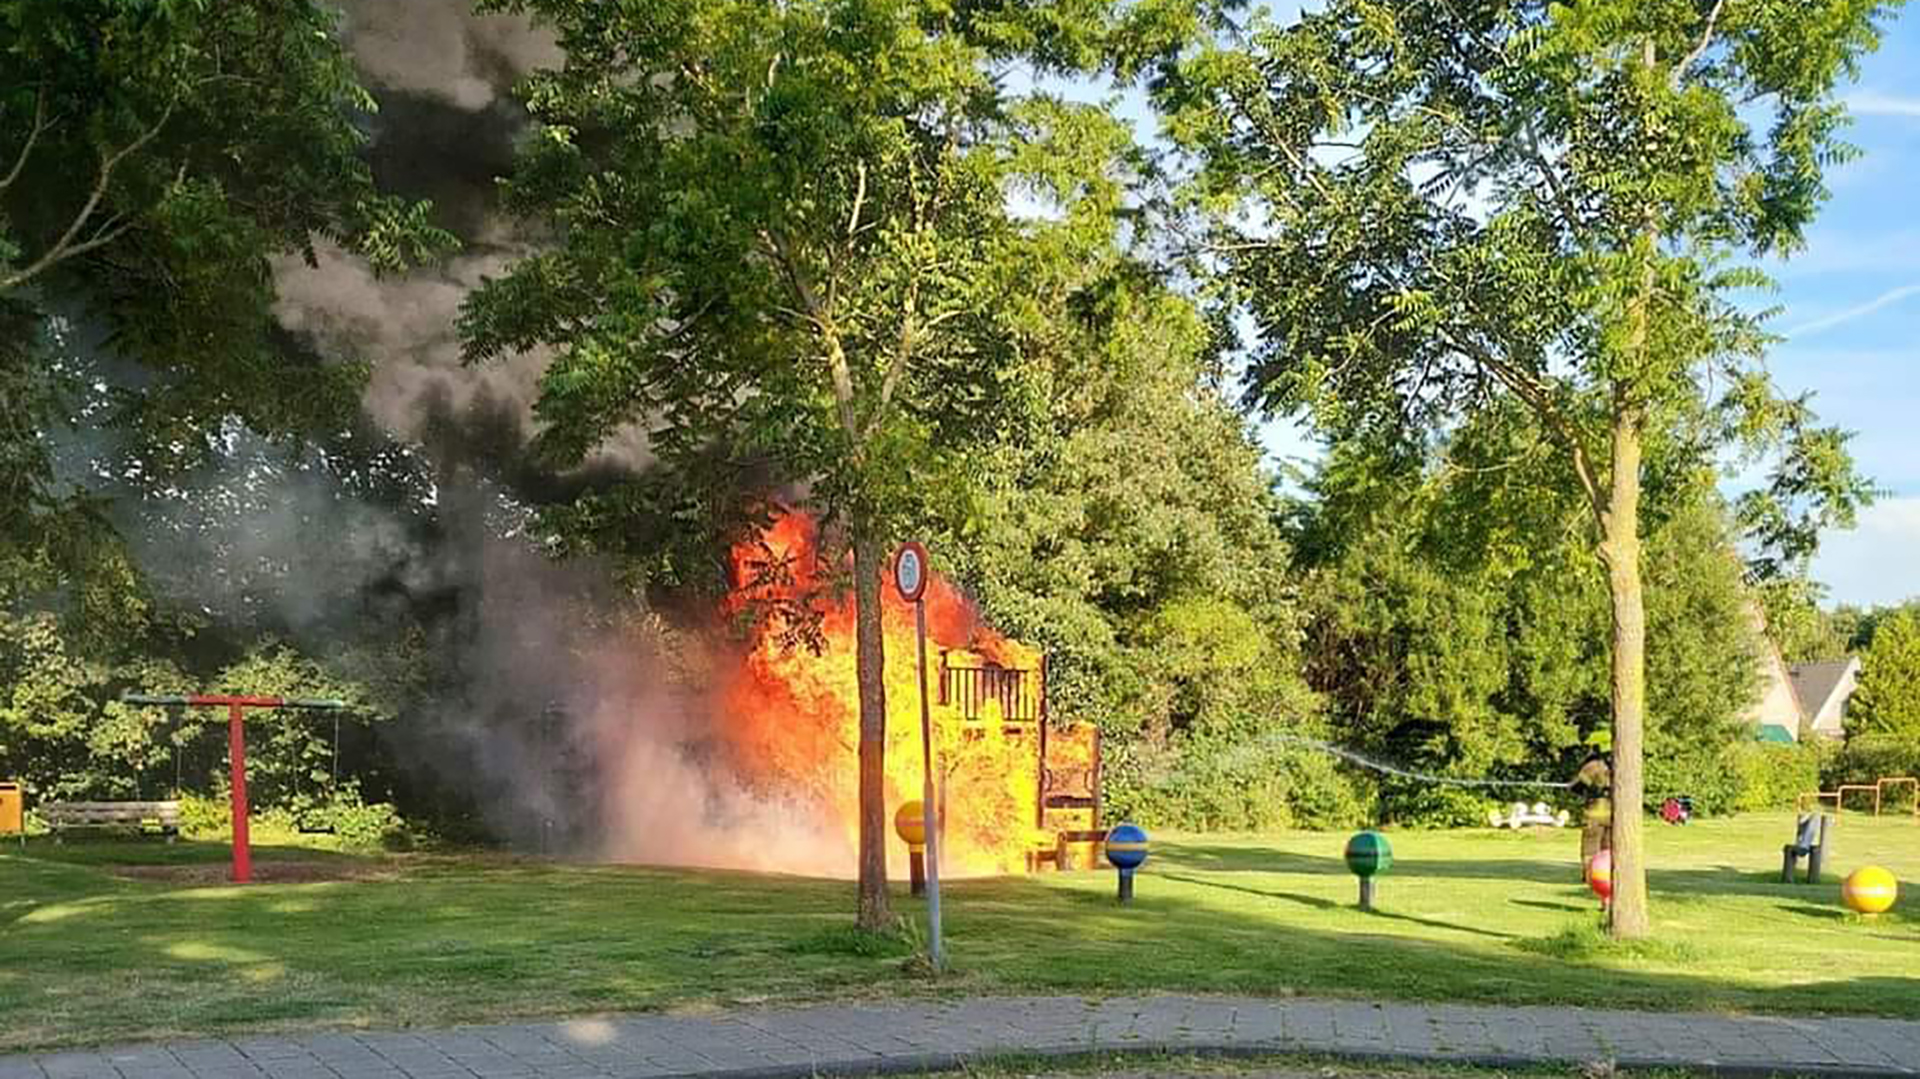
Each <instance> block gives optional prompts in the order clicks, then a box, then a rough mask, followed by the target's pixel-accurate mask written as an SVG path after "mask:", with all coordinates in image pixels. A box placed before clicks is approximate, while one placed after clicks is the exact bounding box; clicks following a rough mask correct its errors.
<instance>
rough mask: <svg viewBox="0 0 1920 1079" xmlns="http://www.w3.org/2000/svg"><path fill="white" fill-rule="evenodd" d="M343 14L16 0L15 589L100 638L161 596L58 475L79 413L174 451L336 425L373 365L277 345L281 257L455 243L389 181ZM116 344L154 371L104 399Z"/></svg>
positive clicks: (10, 138)
mask: <svg viewBox="0 0 1920 1079" xmlns="http://www.w3.org/2000/svg"><path fill="white" fill-rule="evenodd" d="M336 20H337V15H336V14H335V13H334V12H333V11H332V10H331V9H330V8H329V7H327V6H326V5H324V4H321V3H317V2H310V0H244V2H232V3H208V2H205V0H142V2H134V0H59V2H54V0H27V2H21V3H11V4H6V5H3V6H0V500H4V501H5V503H6V504H7V505H8V507H9V510H10V512H9V513H8V514H7V515H6V516H5V517H4V519H0V604H12V605H15V606H16V607H17V606H18V605H19V604H21V603H23V602H24V601H25V597H33V599H34V601H35V602H36V603H40V604H42V605H58V604H64V605H65V609H66V612H67V613H68V614H69V615H71V616H73V617H71V618H70V619H69V623H70V625H71V626H75V627H78V629H79V630H80V631H83V632H97V628H98V627H104V626H129V625H134V626H137V624H138V622H139V616H140V615H141V614H142V613H143V612H144V610H145V607H144V603H145V597H143V596H141V595H140V594H139V591H140V590H139V588H138V581H137V575H136V574H133V573H131V572H130V566H129V564H128V562H127V559H126V557H125V552H124V551H122V550H120V548H119V546H118V544H117V543H115V542H113V541H112V540H111V532H110V530H109V529H107V528H106V527H105V522H104V519H103V517H102V515H101V514H100V513H99V512H98V510H99V506H98V504H97V503H96V501H95V500H93V499H91V498H88V497H85V496H84V494H83V493H81V492H77V491H76V490H75V489H74V487H73V484H72V483H70V482H69V483H66V484H62V483H57V482H56V476H55V471H56V469H55V461H54V459H53V448H54V447H55V446H56V445H57V444H58V442H59V435H60V432H61V429H62V428H63V427H64V426H65V425H66V423H67V422H68V420H69V419H70V418H71V417H72V416H74V415H77V414H82V413H84V414H85V416H86V422H87V424H88V425H89V426H91V427H96V428H116V427H117V428H121V429H124V430H127V431H129V432H130V433H132V434H133V435H134V436H135V437H138V438H140V439H144V440H145V441H146V444H147V445H148V446H150V447H154V448H156V452H155V453H154V454H153V455H152V460H151V461H150V463H151V464H154V465H158V466H166V465H167V464H169V463H170V462H171V461H172V460H173V459H174V458H180V457H192V456H194V455H196V454H201V453H204V452H206V451H207V449H208V447H209V446H210V445H211V444H212V443H213V442H214V441H216V436H218V435H219V434H220V431H221V425H222V424H224V423H229V422H232V421H233V420H239V421H242V422H244V423H246V424H248V425H249V426H251V427H253V428H254V429H255V430H258V431H261V432H265V433H283V432H312V431H316V430H327V429H329V428H331V427H334V426H336V425H338V424H340V423H341V421H342V420H343V418H345V417H349V416H351V415H352V414H353V413H354V411H355V410H356V409H357V407H358V400H359V390H360V385H361V382H362V379H363V376H364V369H363V368H362V367H361V366H359V365H357V364H354V363H350V362H348V363H337V364H322V363H318V362H313V361H311V360H296V359H294V358H293V357H290V356H289V355H288V354H287V353H286V352H285V351H284V350H283V349H282V348H281V347H280V345H279V344H278V342H277V341H276V338H275V336H274V330H273V327H274V324H273V320H272V317H271V312H270V307H271V304H272V302H273V289H272V284H271V274H270V271H269V260H270V259H271V258H272V257H274V256H276V255H281V254H286V253H292V252H302V251H306V252H309V253H310V252H311V247H312V244H313V243H314V241H315V238H316V237H326V238H331V239H338V240H341V241H343V242H345V243H347V244H348V245H349V246H351V247H352V248H353V249H354V250H356V251H358V252H359V253H361V254H362V255H364V256H365V257H367V258H368V259H369V260H371V262H372V263H373V264H374V265H375V266H376V267H377V268H380V269H383V270H384V269H394V268H398V267H399V266H401V265H403V264H404V263H406V262H408V261H409V260H413V259H417V258H420V257H424V256H426V255H428V254H430V253H431V252H433V251H435V250H438V249H440V248H441V247H443V246H444V245H445V244H447V243H449V242H450V239H449V238H448V237H447V236H446V235H445V234H444V233H441V232H440V231H438V230H436V229H434V228H432V227H430V226H429V225H428V224H427V223H426V210H427V207H426V206H425V205H423V204H414V203H408V202H405V201H403V200H400V199H396V198H392V197H388V196H383V195H381V194H380V193H379V192H378V191H376V190H375V189H374V186H373V182H372V177H371V175H370V173H369V171H368V169H367V166H366V164H365V162H364V161H363V160H362V159H361V157H360V153H359V152H360V149H361V148H362V146H363V144H364V142H365V137H364V135H363V134H362V132H361V130H360V128H359V126H358V125H359V121H360V120H362V119H363V118H364V116H365V115H366V114H367V113H368V112H370V111H371V109H372V101H371V99H370V98H369V97H368V96H367V95H366V93H365V92H364V91H362V90H361V89H360V88H359V86H358V85H357V84H356V83H355V82H354V79H353V72H352V67H351V64H350V63H349V61H348V59H347V57H346V55H345V53H344V52H343V51H342V49H341V46H340V43H339V41H338V39H337V36H336V34H335V29H336ZM56 313H57V314H59V315H60V316H61V317H60V318H58V319H56V318H54V317H53V316H54V314H56ZM97 341H104V344H103V345H98V346H96V342H97ZM92 351H103V352H106V353H109V354H110V355H111V356H112V357H113V358H114V359H115V360H116V361H122V360H130V361H132V362H133V363H135V364H138V365H140V367H141V368H143V369H144V370H143V371H142V373H141V374H140V375H139V376H138V377H135V378H116V379H113V380H112V383H113V385H114V386H115V387H116V390H117V392H116V393H114V394H113V395H112V396H111V397H109V398H105V399H93V400H85V399H83V397H82V394H81V392H80V390H81V387H82V386H83V385H84V384H88V383H91V382H92V381H95V380H97V379H99V378H101V377H103V376H100V375H99V374H98V372H97V371H95V370H91V369H89V367H88V365H87V363H86V361H85V359H84V354H85V353H88V352H92ZM91 464H92V462H81V463H80V467H79V468H77V469H75V470H73V471H72V474H73V475H80V476H88V477H89V478H91V477H93V476H96V475H98V473H99V470H97V469H93V468H91V467H89V466H90V465H91ZM103 604H110V605H111V606H112V607H113V608H114V609H113V610H111V611H109V610H108V609H107V607H106V606H103Z"/></svg>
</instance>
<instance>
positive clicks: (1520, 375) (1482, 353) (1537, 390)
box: [1447, 334, 1607, 532]
mask: <svg viewBox="0 0 1920 1079" xmlns="http://www.w3.org/2000/svg"><path fill="white" fill-rule="evenodd" d="M1447 339H1448V340H1449V341H1450V342H1452V344H1453V346H1454V347H1455V348H1457V349H1459V350H1460V351H1461V352H1462V353H1464V354H1465V355H1466V356H1467V358H1468V359H1470V360H1472V361H1473V362H1474V363H1476V364H1479V365H1480V367H1481V369H1483V370H1485V371H1487V372H1488V373H1489V374H1491V375H1493V377H1494V378H1495V379H1497V380H1499V381H1500V382H1501V383H1502V384H1503V385H1505V386H1506V387H1507V388H1508V389H1510V390H1512V391H1513V392H1514V395H1515V396H1517V397H1519V398H1520V400H1521V401H1523V402H1525V403H1526V405H1527V407H1528V408H1531V409H1533V411H1534V412H1535V414H1537V415H1538V416H1539V417H1540V418H1541V419H1542V420H1544V421H1545V422H1546V424H1547V426H1548V427H1549V428H1551V429H1552V430H1553V432H1554V434H1555V435H1557V436H1558V437H1559V439H1560V441H1562V442H1564V443H1565V444H1566V446H1567V449H1568V451H1569V452H1571V453H1572V454H1573V471H1574V474H1575V475H1576V476H1578V477H1579V479H1580V487H1581V490H1582V492H1583V493H1584V494H1585V495H1586V496H1587V508H1588V509H1590V510H1592V511H1593V520H1594V523H1595V524H1596V525H1598V526H1600V529H1601V530H1602V531H1603V532H1604V531H1605V530H1606V527H1607V503H1606V498H1605V496H1604V495H1603V494H1602V492H1601V489H1600V483H1599V479H1598V476H1597V474H1596V473H1595V472H1594V470H1593V462H1592V460H1591V459H1590V458H1589V457H1588V456H1587V447H1586V445H1585V443H1583V442H1581V441H1580V437H1579V432H1578V431H1576V430H1575V429H1574V426H1573V421H1572V420H1570V419H1568V418H1567V414H1566V413H1565V412H1563V411H1561V409H1560V406H1559V405H1557V404H1555V403H1554V400H1553V396H1552V393H1551V391H1550V390H1549V388H1548V387H1547V386H1545V385H1542V384H1541V383H1540V381H1539V380H1538V379H1535V378H1534V377H1533V376H1532V375H1529V374H1528V373H1527V372H1525V371H1522V370H1521V369H1520V368H1518V367H1515V366H1513V365H1512V364H1510V363H1508V362H1506V361H1505V360H1502V359H1500V358H1499V357H1498V356H1495V355H1494V354H1493V353H1492V352H1490V351H1488V350H1487V349H1484V348H1480V347H1477V346H1474V345H1471V344H1467V343H1466V342H1463V341H1460V340H1459V339H1458V338H1457V337H1455V336H1454V335H1452V334H1448V335H1447Z"/></svg>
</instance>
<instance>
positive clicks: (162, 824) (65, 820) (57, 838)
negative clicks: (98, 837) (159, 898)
mask: <svg viewBox="0 0 1920 1079" xmlns="http://www.w3.org/2000/svg"><path fill="white" fill-rule="evenodd" d="M40 816H41V818H42V819H43V820H45V821H46V822H47V827H49V828H52V829H53V841H54V842H55V843H60V842H64V841H65V840H64V839H63V837H62V835H61V833H62V832H64V831H66V830H67V829H70V828H113V827H128V826H131V827H133V828H134V829H136V830H138V831H139V832H141V833H142V834H144V833H145V832H146V830H147V825H149V824H152V825H154V826H155V827H157V828H158V829H159V832H160V834H161V835H163V836H165V837H166V838H167V842H169V843H171V842H173V841H174V840H175V839H176V838H178V837H179V835H180V803H179V802H43V803H41V805H40Z"/></svg>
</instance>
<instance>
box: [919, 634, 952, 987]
mask: <svg viewBox="0 0 1920 1079" xmlns="http://www.w3.org/2000/svg"><path fill="white" fill-rule="evenodd" d="M913 619H914V629H915V636H916V637H917V638H918V639H919V653H920V657H919V658H920V776H921V786H922V788H923V793H922V794H921V798H920V805H921V808H922V810H923V811H924V812H925V814H926V817H925V820H926V829H927V925H928V940H929V953H930V955H931V956H932V958H933V969H934V970H936V971H938V970H943V969H945V967H946V956H945V953H944V949H943V948H942V947H941V944H940V829H939V827H938V822H937V821H936V820H935V818H934V805H935V802H934V798H933V712H932V710H931V709H930V708H929V706H928V704H927V604H926V601H925V600H915V601H914V604H913Z"/></svg>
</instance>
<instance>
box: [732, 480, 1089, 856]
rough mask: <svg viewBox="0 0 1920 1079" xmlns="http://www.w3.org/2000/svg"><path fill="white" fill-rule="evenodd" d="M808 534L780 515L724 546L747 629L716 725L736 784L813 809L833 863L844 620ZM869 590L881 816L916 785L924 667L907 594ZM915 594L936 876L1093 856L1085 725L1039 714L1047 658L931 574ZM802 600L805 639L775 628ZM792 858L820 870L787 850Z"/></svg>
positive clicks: (847, 635)
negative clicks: (878, 702) (875, 633)
mask: <svg viewBox="0 0 1920 1079" xmlns="http://www.w3.org/2000/svg"><path fill="white" fill-rule="evenodd" d="M816 539H817V537H816V530H815V525H814V522H813V521H812V519H811V518H809V517H807V516H806V515H805V514H802V513H792V512H790V513H787V514H784V515H782V516H780V517H778V518H776V519H775V520H774V521H773V522H772V523H771V524H770V525H769V526H768V527H767V528H766V529H764V530H763V531H762V532H760V533H759V534H758V535H756V536H753V537H751V538H749V539H747V540H744V541H742V542H741V543H740V544H738V545H736V546H735V548H734V550H733V569H734V573H733V582H734V591H733V593H732V594H731V596H730V597H729V600H728V604H727V607H726V613H727V614H729V615H730V616H733V617H736V618H738V619H739V620H740V621H741V622H742V623H743V624H745V625H748V626H749V627H751V640H750V641H749V644H748V648H747V651H746V652H745V654H744V655H743V656H742V657H741V661H740V665H739V669H738V671H737V672H736V674H735V675H734V676H733V677H732V678H731V680H730V684H729V685H728V688H727V691H726V693H725V694H724V697H723V700H722V701H721V715H720V717H719V724H718V727H717V729H716V736H717V740H718V741H720V742H721V743H722V744H723V746H724V756H725V759H726V760H727V761H728V762H729V763H730V765H731V767H732V768H733V770H734V771H735V772H736V773H737V774H738V775H739V776H741V778H742V782H743V783H744V784H745V785H746V786H747V788H748V789H750V790H755V791H770V792H777V794H778V795H779V797H780V798H781V799H783V800H785V801H788V802H792V803H795V804H797V805H801V806H804V807H806V809H805V811H806V812H807V813H809V814H811V815H815V816H818V817H819V818H820V819H822V820H824V821H826V822H827V827H828V830H829V831H830V832H832V833H835V834H836V835H837V836H838V837H839V839H840V843H839V844H836V845H839V846H840V849H841V850H842V851H843V852H844V854H841V855H839V856H837V857H836V858H835V865H836V867H838V866H844V867H845V868H847V869H850V868H851V865H852V852H853V851H854V850H855V849H856V841H857V836H858V833H859V819H860V812H859V799H858V789H859V782H858V775H859V762H858V759H857V754H856V746H857V745H858V743H859V738H860V730H859V687H858V672H857V670H856V667H857V664H856V662H855V658H856V657H855V652H856V651H857V649H856V645H855V637H856V629H855V622H856V618H855V609H854V603H853V597H852V596H851V594H850V591H851V590H848V589H836V588H833V587H830V582H829V580H828V577H829V575H830V571H831V570H833V569H834V568H835V567H834V566H832V565H828V564H827V563H826V562H825V561H823V560H822V559H821V558H819V557H818V556H817V555H816V546H815V545H816ZM889 572H890V570H889ZM881 599H882V603H881V611H880V615H881V618H880V622H881V634H882V637H883V639H884V644H885V663H884V667H883V677H884V679H885V689H886V701H887V712H888V715H887V728H886V738H887V742H886V756H885V768H886V798H887V813H888V814H889V817H891V815H892V814H893V813H895V812H896V811H897V810H898V809H899V807H900V805H901V804H903V803H906V802H910V801H918V800H919V799H920V797H921V790H922V786H923V778H922V774H921V768H922V755H923V750H922V746H921V736H920V704H919V701H920V684H921V683H920V678H921V674H922V672H921V671H920V670H919V669H918V668H917V666H916V664H915V662H914V660H913V657H914V656H915V655H916V654H918V647H917V644H916V629H915V626H916V618H917V616H916V613H915V608H914V606H913V605H912V604H909V603H908V602H906V601H905V600H903V599H901V598H900V597H899V596H898V595H897V594H896V589H895V588H893V587H892V584H891V581H889V582H888V585H887V587H885V588H883V589H882V592H881ZM920 603H921V606H922V607H923V608H924V612H925V616H926V632H927V649H926V656H927V660H926V663H927V670H926V671H925V677H926V685H927V687H928V691H929V696H930V700H929V701H928V705H929V711H930V719H931V721H932V722H931V727H932V731H931V736H932V742H933V747H934V763H935V768H934V784H935V798H936V800H937V805H936V807H935V809H936V812H937V814H938V819H939V821H940V844H939V847H940V870H941V873H942V874H943V875H957V876H983V875H992V874H997V873H1018V872H1023V871H1025V872H1031V871H1034V870H1037V869H1041V868H1044V867H1049V866H1051V867H1055V868H1061V869H1065V868H1075V867H1078V868H1091V867H1093V866H1095V865H1097V864H1098V857H1099V851H1100V843H1101V841H1102V839H1103V837H1104V835H1105V832H1104V830H1103V821H1102V819H1101V804H1100V740H1099V735H1098V732H1097V731H1096V730H1095V729H1094V728H1093V727H1092V726H1091V725H1088V724H1068V723H1061V722H1059V720H1058V717H1056V716H1053V715H1050V714H1049V706H1048V701H1047V665H1046V657H1045V656H1044V655H1042V654H1041V653H1040V651H1039V650H1037V649H1034V648H1031V647H1029V646H1027V645H1026V644H1023V643H1021V642H1020V641H1017V640H1013V639H1011V638H1009V637H1006V636H1004V635H1003V634H1001V633H999V632H998V631H996V630H995V629H994V628H993V627H992V626H990V625H988V624H987V623H986V621H985V620H984V619H983V618H982V617H981V614H980V611H979V609H978V608H977V607H976V606H975V605H974V603H973V602H972V600H971V599H970V598H969V597H967V596H966V595H965V594H963V593H962V592H961V591H960V590H959V589H958V588H957V587H955V586H954V584H953V583H952V582H951V581H948V580H947V579H945V578H944V577H943V576H942V575H941V574H940V573H939V572H938V571H932V572H930V573H929V574H928V580H927V586H926V588H925V591H924V594H923V595H922V597H921V601H920ZM802 610H806V611H812V612H814V613H815V615H816V616H817V627H814V628H817V633H814V634H812V635H811V636H812V638H813V640H814V645H813V646H796V645H795V644H794V643H793V640H792V634H790V633H787V632H784V630H786V629H790V628H791V627H792V625H793V622H792V621H791V620H790V619H788V617H787V614H788V613H789V612H795V611H802ZM841 844H843V845H841ZM889 848H890V849H889V851H888V860H889V862H890V864H891V867H892V868H891V872H894V873H896V874H898V873H903V872H904V871H905V869H906V868H907V851H906V849H905V845H904V844H890V845H889ZM842 859H844V860H842ZM763 867H765V868H789V866H787V865H784V864H774V865H764V866H763ZM790 868H792V869H794V870H796V871H809V870H810V871H818V869H819V868H820V867H819V864H818V862H801V861H799V860H797V859H796V860H795V862H794V863H793V864H792V866H791V867H790ZM836 871H841V870H838V869H836Z"/></svg>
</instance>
